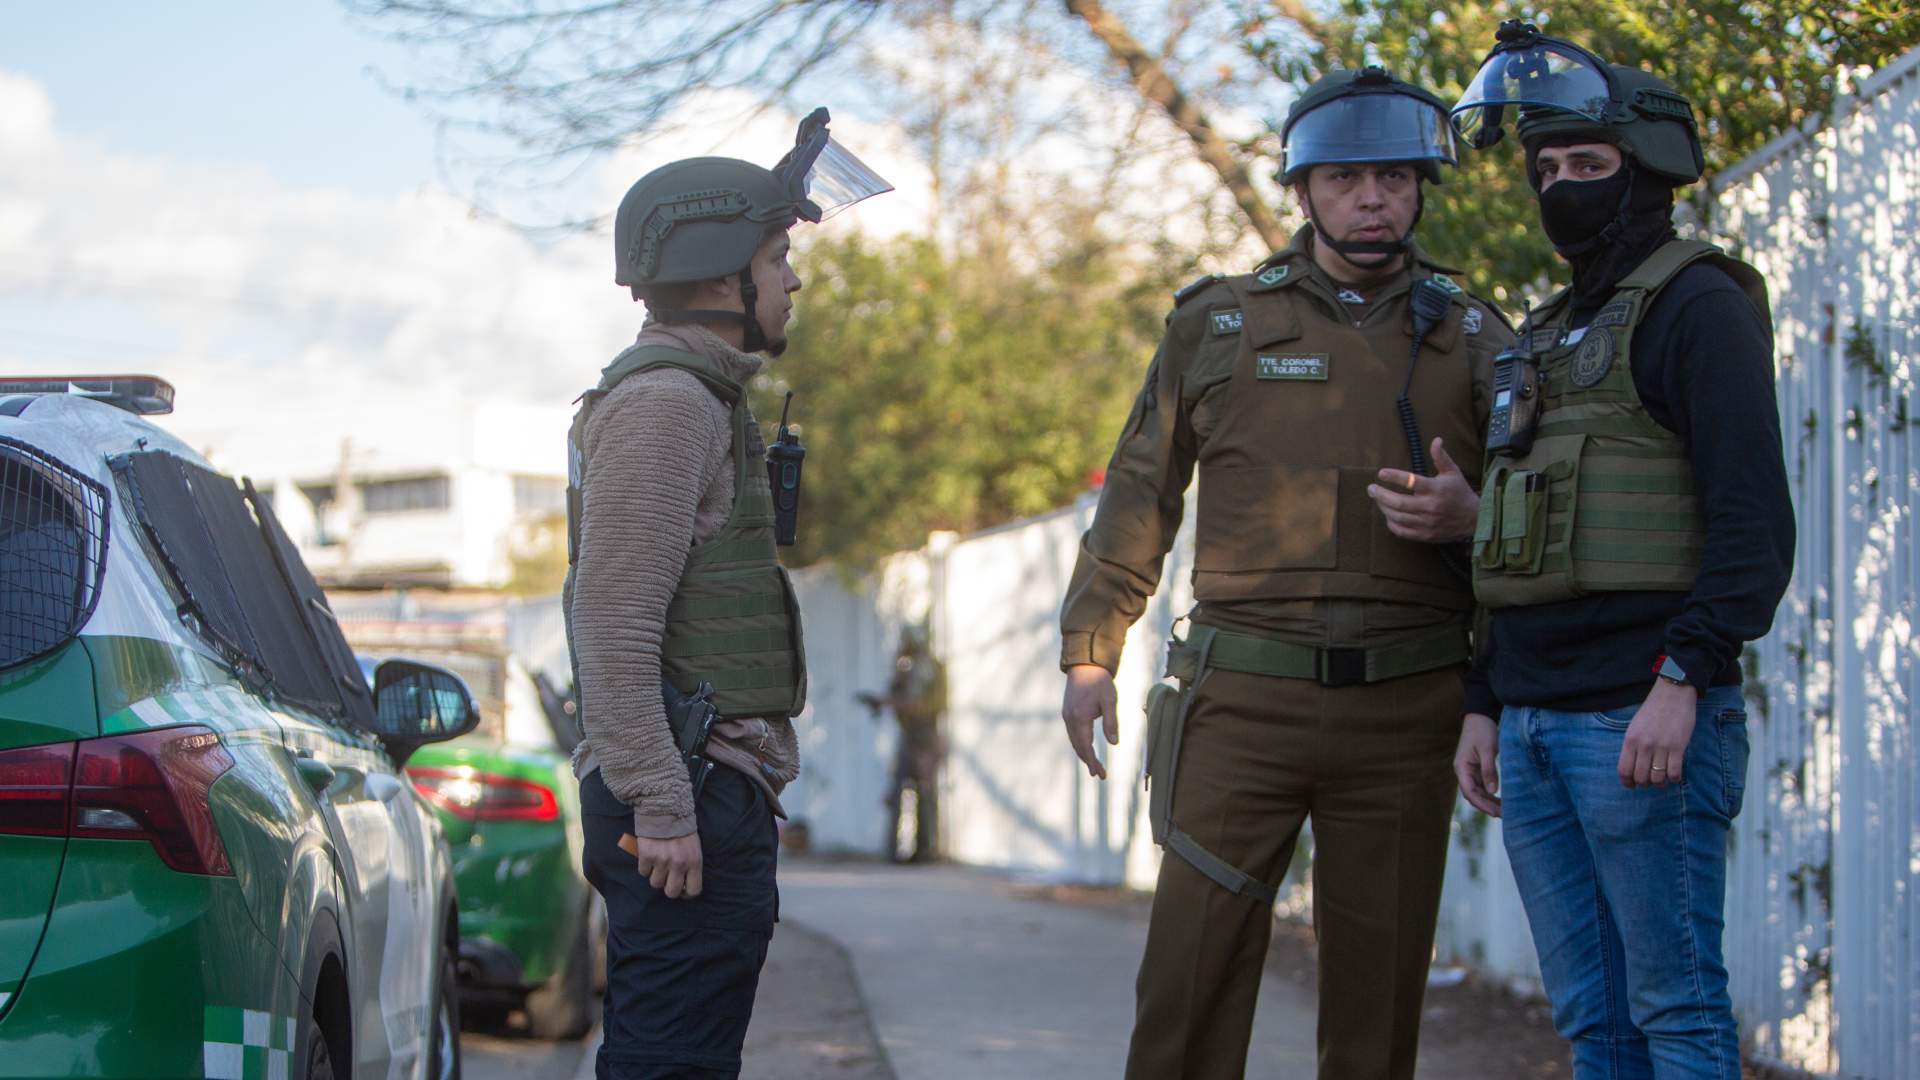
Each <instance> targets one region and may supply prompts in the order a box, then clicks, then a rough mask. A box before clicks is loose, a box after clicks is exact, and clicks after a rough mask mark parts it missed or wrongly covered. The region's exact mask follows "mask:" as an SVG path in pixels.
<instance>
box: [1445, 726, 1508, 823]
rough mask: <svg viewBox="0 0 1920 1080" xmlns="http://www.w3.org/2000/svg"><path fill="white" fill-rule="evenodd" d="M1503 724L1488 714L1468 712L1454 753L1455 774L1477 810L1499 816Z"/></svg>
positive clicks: (1488, 814)
mask: <svg viewBox="0 0 1920 1080" xmlns="http://www.w3.org/2000/svg"><path fill="white" fill-rule="evenodd" d="M1499 759H1500V726H1499V725H1498V724H1496V723H1494V720H1493V717H1491V716H1488V715H1486V714H1485V713H1468V714H1467V715H1466V718H1465V719H1464V720H1462V721H1461V723H1460V747H1459V749H1457V750H1455V751H1454V752H1453V777H1454V779H1456V780H1458V781H1460V794H1462V795H1465V796H1466V797H1467V801H1468V802H1469V803H1472V804H1473V808H1474V809H1475V810H1478V811H1480V812H1481V813H1483V814H1486V815H1487V816H1488V817H1499V816H1500V763H1499Z"/></svg>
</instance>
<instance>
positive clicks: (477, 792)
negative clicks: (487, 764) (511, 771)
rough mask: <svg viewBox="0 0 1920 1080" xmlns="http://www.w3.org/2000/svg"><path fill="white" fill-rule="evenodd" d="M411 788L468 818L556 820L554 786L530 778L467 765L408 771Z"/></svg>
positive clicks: (469, 819)
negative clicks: (500, 773) (482, 770)
mask: <svg viewBox="0 0 1920 1080" xmlns="http://www.w3.org/2000/svg"><path fill="white" fill-rule="evenodd" d="M407 775H408V776H409V777H411V778H412V779H413V787H414V790H416V791H418V792H419V793H420V794H421V795H424V796H425V797H426V799H427V801H428V802H430V803H432V804H433V805H435V806H438V807H440V808H441V809H443V810H445V811H446V812H447V813H449V814H452V815H453V816H455V817H458V818H464V819H466V820H468V821H557V820H559V818H560V801H559V800H558V799H556V798H555V797H554V794H553V789H552V788H550V787H547V786H546V785H544V784H536V783H534V782H533V781H531V780H519V779H516V778H514V777H511V776H496V775H494V774H493V773H486V772H481V771H480V770H478V769H475V768H473V767H472V766H469V765H463V766H459V767H456V768H451V769H438V768H429V767H427V766H424V765H423V766H420V767H419V768H412V769H408V770H407Z"/></svg>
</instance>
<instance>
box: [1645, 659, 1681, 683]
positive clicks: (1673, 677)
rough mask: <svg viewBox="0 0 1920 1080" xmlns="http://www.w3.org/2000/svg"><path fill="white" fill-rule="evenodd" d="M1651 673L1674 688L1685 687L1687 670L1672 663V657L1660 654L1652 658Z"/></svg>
mask: <svg viewBox="0 0 1920 1080" xmlns="http://www.w3.org/2000/svg"><path fill="white" fill-rule="evenodd" d="M1653 673H1654V674H1655V675H1658V676H1659V677H1660V678H1662V679H1665V680H1666V681H1667V682H1670V683H1672V684H1673V685H1675V686H1685V685H1687V669H1686V668H1683V667H1681V666H1680V665H1679V664H1676V663H1674V662H1673V657H1671V656H1668V655H1667V654H1666V653H1661V654H1660V655H1659V656H1657V657H1655V658H1654V661H1653Z"/></svg>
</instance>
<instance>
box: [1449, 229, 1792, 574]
mask: <svg viewBox="0 0 1920 1080" xmlns="http://www.w3.org/2000/svg"><path fill="white" fill-rule="evenodd" d="M1702 260H1706V261H1709V262H1711V263H1712V264H1713V265H1715V266H1718V267H1719V268H1720V269H1721V270H1723V271H1725V272H1726V273H1727V275H1728V276H1730V277H1732V278H1733V279H1734V281H1735V282H1736V283H1738V284H1739V285H1740V286H1741V288H1742V289H1743V290H1744V291H1746V293H1747V296H1748V298H1749V299H1750V300H1752V301H1753V302H1754V304H1755V306H1756V307H1757V308H1758V309H1759V312H1760V314H1761V317H1762V318H1763V319H1766V318H1768V314H1767V313H1768V306H1767V292H1766V282H1765V281H1764V280H1763V279H1762V278H1761V277H1760V274H1759V272H1758V271H1756V270H1754V269H1753V268H1752V267H1750V266H1748V265H1747V264H1745V263H1743V262H1740V261H1738V260H1736V259H1733V258H1730V257H1729V256H1727V255H1725V254H1723V253H1722V252H1721V251H1720V249H1718V248H1716V247H1714V246H1712V245H1711V244H1703V243H1698V242H1695V241H1689V240H1674V241H1670V242H1669V243H1667V244H1665V245H1664V246H1662V247H1661V248H1660V249H1659V250H1657V251H1655V252H1654V253H1653V254H1652V255H1651V256H1649V257H1648V258H1647V260H1646V261H1645V262H1643V263H1641V264H1640V265H1639V266H1638V267H1637V268H1635V270H1634V271H1633V272H1632V273H1631V274H1629V275H1627V277H1625V278H1624V279H1622V280H1621V282H1620V283H1619V285H1618V286H1616V289H1615V292H1614V294H1613V296H1612V297H1611V298H1610V299H1609V300H1608V301H1607V304H1606V306H1604V307H1602V308H1601V309H1600V311H1599V312H1598V313H1597V314H1595V315H1594V317H1593V321H1592V322H1591V323H1589V324H1588V325H1587V327H1586V329H1585V330H1584V331H1577V330H1576V331H1573V332H1568V330H1567V323H1568V321H1569V320H1570V318H1571V310H1572V304H1571V291H1570V290H1568V291H1563V292H1561V293H1560V294H1559V295H1557V296H1555V297H1554V298H1553V299H1551V300H1549V301H1548V302H1547V304H1546V305H1545V306H1544V307H1542V308H1541V310H1540V319H1541V320H1542V321H1543V322H1544V324H1545V325H1544V326H1542V327H1541V328H1540V329H1536V330H1534V331H1533V333H1532V341H1531V343H1530V345H1531V347H1532V349H1533V351H1534V354H1535V356H1536V357H1537V358H1538V361H1539V365H1540V377H1539V384H1540V388H1541V395H1542V401H1541V415H1540V420H1539V429H1538V432H1537V434H1536V436H1535V439H1534V443H1533V446H1532V448H1531V449H1530V450H1529V451H1528V452H1527V454H1526V455H1525V456H1523V457H1519V458H1512V457H1503V456H1494V457H1491V458H1490V459H1489V460H1488V461H1487V463H1486V477H1485V483H1484V484H1483V486H1482V488H1481V497H1480V520H1479V523H1478V527H1477V528H1476V529H1475V530H1474V594H1475V596H1476V597H1477V598H1478V599H1479V600H1480V602H1481V603H1482V604H1484V605H1486V606H1487V607H1489V608H1504V607H1515V606H1521V605H1530V604H1547V603H1553V602H1555V601H1559V600H1568V599H1572V598H1574V597H1579V596H1585V595H1588V594H1591V593H1597V592H1619V591H1633V592H1687V591H1691V590H1692V588H1693V582H1694V577H1695V576H1696V575H1697V574H1698V573H1699V570H1700V553H1701V550H1702V548H1703V547H1704V546H1705V543H1706V525H1705V522H1704V520H1703V518H1702V516H1701V510H1700V504H1699V500H1698V498H1697V497H1696V495H1695V492H1694V477H1693V466H1692V465H1691V463H1690V462H1689V460H1688V458H1687V450H1686V446H1685V445H1684V444H1682V443H1681V441H1680V438H1679V436H1677V435H1675V434H1674V433H1673V432H1671V431H1669V430H1667V429H1666V428H1664V427H1662V426H1660V424H1659V423H1658V422H1657V421H1655V420H1654V419H1653V417H1652V416H1650V415H1648V413H1647V411H1646V409H1645V407H1644V406H1643V405H1642V404H1641V401H1640V395H1639V392H1638V391H1637V390H1635V388H1634V385H1633V365H1632V364H1631V363H1630V362H1629V361H1630V358H1631V357H1632V355H1633V352H1632V348H1633V335H1634V331H1635V329H1636V328H1638V326H1639V324H1640V320H1641V318H1642V317H1643V316H1644V315H1645V313H1646V310H1647V306H1648V305H1649V304H1650V303H1652V301H1653V298H1654V297H1655V296H1658V295H1659V293H1660V290H1661V289H1662V288H1663V287H1665V286H1666V284H1667V283H1668V282H1669V281H1671V280H1672V279H1673V278H1674V276H1675V275H1676V274H1678V273H1679V272H1680V271H1681V270H1682V269H1685V268H1686V267H1687V266H1689V265H1691V264H1693V263H1695V262H1698V261H1702Z"/></svg>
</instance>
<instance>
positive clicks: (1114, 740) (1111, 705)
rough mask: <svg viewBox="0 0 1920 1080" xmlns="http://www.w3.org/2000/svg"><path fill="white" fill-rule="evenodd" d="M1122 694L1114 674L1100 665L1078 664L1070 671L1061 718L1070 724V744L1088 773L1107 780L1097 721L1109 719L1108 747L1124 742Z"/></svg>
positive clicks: (1068, 736)
mask: <svg viewBox="0 0 1920 1080" xmlns="http://www.w3.org/2000/svg"><path fill="white" fill-rule="evenodd" d="M1119 706H1120V694H1119V691H1117V690H1115V689H1114V687H1113V673H1112V672H1110V671H1108V670H1107V669H1106V668H1103V667H1101V666H1100V665H1099V664H1075V665H1073V666H1072V667H1070V668H1068V669H1067V694H1066V697H1065V698H1064V699H1063V700H1062V701H1061V702H1060V719H1062V720H1065V721H1066V722H1067V741H1068V742H1070V743H1072V744H1073V752H1074V753H1075V754H1077V755H1079V757H1080V760H1081V761H1083V762H1085V763H1086V766H1087V774H1088V775H1089V776H1092V777H1094V778H1095V779H1098V780H1105V779H1106V778H1107V767H1106V766H1105V765H1102V764H1100V755H1099V754H1097V753H1095V752H1094V749H1093V722H1094V721H1095V720H1099V719H1103V718H1104V719H1105V721H1106V723H1105V725H1104V730H1105V732H1106V736H1107V745H1109V746H1115V745H1118V744H1119V742H1120V708H1119Z"/></svg>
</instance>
